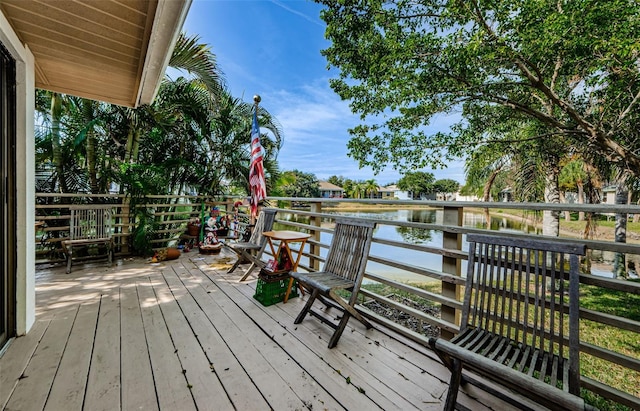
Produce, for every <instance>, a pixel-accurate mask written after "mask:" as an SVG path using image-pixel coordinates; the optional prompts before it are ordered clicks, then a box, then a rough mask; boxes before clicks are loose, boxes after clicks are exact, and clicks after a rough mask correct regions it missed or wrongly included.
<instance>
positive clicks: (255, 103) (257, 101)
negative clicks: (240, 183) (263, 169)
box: [249, 94, 262, 225]
mask: <svg viewBox="0 0 640 411" xmlns="http://www.w3.org/2000/svg"><path fill="white" fill-rule="evenodd" d="M260 101H262V98H261V97H260V95H259V94H256V95H254V96H253V109H254V110H255V114H254V115H255V116H256V117H258V105H259V104H260ZM249 192H251V187H249ZM256 207H257V206H256ZM250 214H251V225H254V224H255V223H256V219H257V214H254V213H250Z"/></svg>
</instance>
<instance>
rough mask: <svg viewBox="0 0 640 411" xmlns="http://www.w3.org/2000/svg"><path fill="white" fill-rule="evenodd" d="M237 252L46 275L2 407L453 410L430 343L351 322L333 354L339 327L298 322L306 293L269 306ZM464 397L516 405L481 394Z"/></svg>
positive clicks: (486, 405) (4, 376) (9, 362)
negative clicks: (229, 267)
mask: <svg viewBox="0 0 640 411" xmlns="http://www.w3.org/2000/svg"><path fill="white" fill-rule="evenodd" d="M229 257H230V256H225V255H220V256H202V255H198V254H196V253H194V252H192V253H189V254H183V255H182V256H181V257H180V259H178V260H174V261H168V262H162V263H158V264H149V263H146V262H145V261H143V260H140V259H138V260H128V261H119V262H118V264H117V265H115V264H114V266H113V267H108V266H106V265H105V264H101V263H96V264H92V265H84V266H82V265H78V267H77V268H76V269H74V271H73V272H72V273H71V274H65V272H64V271H65V270H64V267H59V268H55V269H47V270H39V271H38V278H37V322H36V324H35V326H34V327H33V329H32V330H31V331H30V332H29V333H28V334H27V335H26V336H23V337H20V338H17V339H15V340H14V341H13V342H12V343H11V344H10V345H9V347H8V349H7V350H6V351H5V352H4V354H3V355H2V357H0V406H1V407H0V408H2V409H7V410H21V411H26V410H43V409H44V410H81V409H84V410H91V411H93V410H118V409H122V410H141V409H144V410H154V409H162V410H269V409H272V410H290V409H291V410H304V409H307V410H338V409H343V410H344V409H346V410H375V409H383V410H411V409H419V410H439V409H441V407H442V404H441V400H442V398H443V397H444V394H445V392H446V389H447V381H448V378H449V372H448V371H447V370H446V369H445V368H444V367H443V366H442V365H441V364H440V363H439V362H438V361H437V360H436V359H435V355H434V354H433V353H432V352H431V351H429V350H428V349H427V348H425V347H422V346H420V345H418V344H415V343H412V342H410V341H406V340H404V339H403V338H402V337H400V336H398V335H395V334H393V333H391V332H389V333H385V332H383V330H377V329H373V330H368V331H367V330H366V329H365V328H364V327H363V326H362V325H361V324H360V323H359V322H358V321H354V320H352V321H350V322H349V326H348V328H347V330H346V331H345V332H344V334H343V336H342V339H341V340H340V342H339V343H338V346H337V347H336V348H334V349H331V350H330V349H328V348H327V343H328V339H329V337H330V336H331V334H332V331H333V330H331V329H330V328H329V327H326V326H324V325H322V324H320V322H319V321H317V320H316V319H314V318H313V317H310V318H308V319H306V320H305V321H304V322H303V323H302V324H300V325H297V326H295V325H294V324H293V319H294V317H295V315H296V314H297V313H298V311H299V310H300V309H301V307H302V303H303V301H304V300H306V297H303V298H301V297H298V298H294V299H291V300H289V302H288V303H287V304H283V303H279V304H275V305H272V306H270V307H264V306H262V305H261V304H260V303H259V302H258V301H256V300H255V299H253V298H252V296H253V293H254V287H255V279H253V280H250V281H248V282H247V283H238V281H237V280H238V278H239V277H240V274H238V275H235V274H234V275H229V276H228V275H227V274H226V270H225V263H226V262H227V261H228V260H229V259H230V258H229ZM225 259H226V260H225ZM459 403H460V404H461V405H462V406H463V407H466V408H468V409H471V410H505V409H510V408H512V407H511V406H509V405H508V404H506V403H504V402H502V401H500V400H497V399H496V398H494V397H492V396H490V395H488V394H487V393H485V392H483V391H480V390H478V389H475V388H473V387H466V388H465V389H464V390H463V392H461V393H460V396H459Z"/></svg>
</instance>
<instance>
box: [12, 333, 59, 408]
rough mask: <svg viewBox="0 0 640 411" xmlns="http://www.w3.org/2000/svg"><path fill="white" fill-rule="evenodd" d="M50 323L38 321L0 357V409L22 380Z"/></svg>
mask: <svg viewBox="0 0 640 411" xmlns="http://www.w3.org/2000/svg"><path fill="white" fill-rule="evenodd" d="M49 323H50V320H42V321H36V323H35V324H34V325H33V328H32V329H31V331H30V332H29V333H28V334H27V335H25V336H23V337H20V338H17V339H15V340H14V341H13V343H12V344H11V345H10V346H9V347H8V348H7V350H6V352H5V353H4V355H3V356H2V357H1V358H0V409H4V407H5V405H6V403H7V401H8V400H9V397H10V396H11V393H12V392H13V390H14V388H15V386H16V384H17V383H18V382H19V381H20V377H21V376H22V373H23V372H24V370H25V369H26V368H27V366H28V365H29V362H30V360H31V358H32V356H33V353H34V352H35V351H36V349H37V348H38V343H39V342H40V340H41V338H42V336H43V335H44V333H45V331H46V330H47V327H48V326H49Z"/></svg>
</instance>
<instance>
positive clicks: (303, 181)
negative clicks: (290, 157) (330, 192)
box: [273, 170, 320, 198]
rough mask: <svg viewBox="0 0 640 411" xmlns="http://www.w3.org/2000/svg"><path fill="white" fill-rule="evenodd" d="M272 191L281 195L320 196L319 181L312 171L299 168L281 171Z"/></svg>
mask: <svg viewBox="0 0 640 411" xmlns="http://www.w3.org/2000/svg"><path fill="white" fill-rule="evenodd" d="M273 193H274V194H275V195H276V196H281V197H304V198H317V197H320V183H319V181H318V179H317V178H316V176H315V175H314V174H312V173H305V172H302V171H299V170H291V171H283V172H282V173H281V174H280V176H279V179H278V181H277V182H276V186H275V187H274V190H273Z"/></svg>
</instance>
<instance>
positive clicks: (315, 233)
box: [307, 202, 322, 271]
mask: <svg viewBox="0 0 640 411" xmlns="http://www.w3.org/2000/svg"><path fill="white" fill-rule="evenodd" d="M311 212H312V213H314V214H316V213H317V214H320V213H322V202H312V203H311ZM320 224H322V218H321V217H318V216H313V217H310V218H309V225H312V226H315V227H318V228H320ZM309 234H311V239H313V242H314V243H307V244H309V253H310V254H311V255H317V256H319V255H320V246H319V245H317V243H319V242H320V234H321V232H320V230H312V231H311V232H310V233H309ZM309 267H311V268H313V269H314V270H316V271H319V270H320V260H318V259H317V258H313V257H309Z"/></svg>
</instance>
